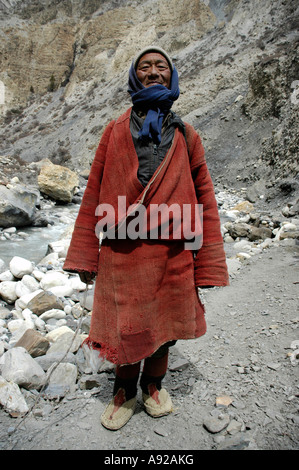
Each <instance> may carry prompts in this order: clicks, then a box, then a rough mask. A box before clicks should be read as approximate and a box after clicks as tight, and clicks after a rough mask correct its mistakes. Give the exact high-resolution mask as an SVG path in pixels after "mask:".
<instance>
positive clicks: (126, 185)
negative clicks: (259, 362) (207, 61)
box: [64, 109, 228, 364]
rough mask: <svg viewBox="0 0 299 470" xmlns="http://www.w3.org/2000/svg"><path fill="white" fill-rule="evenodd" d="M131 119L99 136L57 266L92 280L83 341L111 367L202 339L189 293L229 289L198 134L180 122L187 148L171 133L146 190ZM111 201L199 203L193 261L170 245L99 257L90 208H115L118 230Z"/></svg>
mask: <svg viewBox="0 0 299 470" xmlns="http://www.w3.org/2000/svg"><path fill="white" fill-rule="evenodd" d="M130 113H131V109H128V110H127V111H126V112H125V113H124V114H123V115H122V116H121V117H120V118H119V119H117V120H116V121H112V122H111V123H110V124H109V125H108V126H107V128H106V129H105V131H104V133H103V136H102V138H101V141H100V144H99V146H98V149H97V152H96V155H95V159H94V162H93V165H92V167H91V171H90V176H89V179H88V183H87V187H86V190H85V193H84V197H83V200H82V204H81V207H80V210H79V214H78V217H77V220H76V223H75V227H74V232H73V236H72V240H71V244H70V247H69V250H68V254H67V257H66V260H65V264H64V269H65V270H66V271H75V272H80V271H81V272H82V271H88V272H92V273H95V274H97V279H96V285H95V296H94V305H93V312H92V320H91V328H90V334H89V338H88V343H89V344H92V345H93V347H96V348H98V349H99V350H100V353H101V354H102V355H103V356H105V357H106V358H107V359H108V360H110V361H111V362H114V363H115V364H130V363H134V362H138V361H140V360H142V359H143V358H145V357H148V356H149V355H151V354H153V353H154V352H155V351H156V350H157V349H158V348H159V347H160V346H161V345H162V344H164V343H166V342H168V341H171V340H177V339H190V338H197V337H199V336H201V335H203V334H204V333H205V332H206V321H205V316H204V307H203V305H202V304H201V302H200V300H199V299H198V295H197V290H196V286H211V285H213V286H225V285H227V284H228V272H227V266H226V262H225V253H224V249H223V240H222V235H221V232H220V219H219V215H218V210H217V203H216V199H215V194H214V188H213V184H212V181H211V177H210V174H209V171H208V169H207V165H206V161H205V158H204V149H203V146H202V143H201V139H200V137H199V135H198V134H197V133H196V131H195V130H194V128H193V127H192V126H190V125H189V124H187V123H185V125H186V137H187V142H188V148H187V145H186V139H185V137H184V136H183V134H182V133H181V132H180V131H179V130H178V129H176V131H175V135H174V139H173V143H172V146H171V148H170V149H169V151H168V152H167V154H166V156H165V157H164V160H163V162H162V163H161V164H160V166H159V167H158V169H157V170H156V172H155V174H154V175H153V177H152V178H151V180H150V182H149V183H148V184H147V186H146V187H145V188H144V187H143V186H142V185H141V183H140V182H139V180H138V178H137V171H138V166H139V162H138V157H137V154H136V151H135V147H134V143H133V139H132V136H131V132H130ZM118 196H125V197H126V199H125V200H126V209H128V207H129V206H131V205H132V204H138V203H141V202H142V204H143V205H144V206H145V207H146V208H149V207H150V205H151V204H162V203H164V204H167V205H169V206H170V205H171V204H180V205H182V204H191V205H193V206H194V205H196V204H202V206H203V225H202V230H203V237H202V246H201V248H200V249H199V251H198V253H197V255H196V256H195V257H194V255H193V252H192V251H190V250H188V249H185V244H184V240H177V239H172V240H161V239H160V240H135V241H134V240H130V239H129V238H127V239H124V240H123V239H115V240H108V239H105V240H104V241H103V243H102V245H101V249H100V250H99V240H98V237H97V235H96V233H95V228H96V226H97V224H98V223H99V220H100V218H99V217H98V216H97V215H96V208H97V206H98V205H99V204H104V203H106V204H107V203H108V204H110V205H112V206H113V208H114V210H115V216H116V224H117V221H118V220H122V217H123V213H121V214H118ZM193 222H194V221H193Z"/></svg>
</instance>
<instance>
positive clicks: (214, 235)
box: [186, 124, 229, 287]
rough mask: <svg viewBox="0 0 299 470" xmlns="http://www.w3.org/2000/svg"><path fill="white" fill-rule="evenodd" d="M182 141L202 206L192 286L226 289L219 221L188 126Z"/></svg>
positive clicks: (199, 152) (200, 155)
mask: <svg viewBox="0 0 299 470" xmlns="http://www.w3.org/2000/svg"><path fill="white" fill-rule="evenodd" d="M186 138H187V142H188V151H189V158H190V168H191V174H192V179H193V182H194V187H195V191H196V196H197V200H198V204H202V209H203V221H202V226H203V239H202V246H201V248H200V249H199V250H198V252H197V253H196V256H195V259H194V276H195V285H196V286H197V287H204V286H226V285H228V284H229V280H228V271H227V265H226V256H225V252H224V247H223V238H222V234H221V229H220V217H219V213H218V207H217V201H216V197H215V192H214V186H213V182H212V179H211V176H210V173H209V170H208V167H207V163H206V160H205V156H204V148H203V145H202V142H201V138H200V136H199V135H198V134H197V132H196V131H195V130H194V128H193V127H192V126H190V125H188V124H186Z"/></svg>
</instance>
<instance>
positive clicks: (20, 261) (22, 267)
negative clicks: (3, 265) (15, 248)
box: [9, 256, 34, 279]
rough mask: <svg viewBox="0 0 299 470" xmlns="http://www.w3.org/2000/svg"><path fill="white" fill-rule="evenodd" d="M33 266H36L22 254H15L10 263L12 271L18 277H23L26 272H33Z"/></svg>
mask: <svg viewBox="0 0 299 470" xmlns="http://www.w3.org/2000/svg"><path fill="white" fill-rule="evenodd" d="M33 268H34V266H33V264H32V263H31V261H29V260H27V259H25V258H21V257H20V256H14V257H13V258H12V260H11V261H10V263H9V269H10V271H11V272H12V274H13V275H14V276H15V277H16V278H18V279H22V277H23V276H25V275H26V274H31V273H32V271H33Z"/></svg>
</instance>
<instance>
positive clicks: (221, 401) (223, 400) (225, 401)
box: [216, 395, 233, 407]
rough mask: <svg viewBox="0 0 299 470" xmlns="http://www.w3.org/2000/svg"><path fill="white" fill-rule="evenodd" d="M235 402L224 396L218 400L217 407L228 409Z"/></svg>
mask: <svg viewBox="0 0 299 470" xmlns="http://www.w3.org/2000/svg"><path fill="white" fill-rule="evenodd" d="M232 402H233V400H232V398H231V397H229V396H228V395H223V396H221V397H217V398H216V406H224V407H228V406H229V405H231V404H232Z"/></svg>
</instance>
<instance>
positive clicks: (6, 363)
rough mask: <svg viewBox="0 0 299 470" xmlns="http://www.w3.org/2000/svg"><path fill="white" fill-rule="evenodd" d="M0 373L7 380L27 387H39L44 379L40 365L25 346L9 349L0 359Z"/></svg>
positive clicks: (44, 375)
mask: <svg viewBox="0 0 299 470" xmlns="http://www.w3.org/2000/svg"><path fill="white" fill-rule="evenodd" d="M0 369H1V374H2V376H3V377H4V379H5V380H7V381H8V382H9V381H10V382H14V383H16V384H17V385H19V386H20V387H24V388H27V389H33V388H40V387H41V386H42V385H43V384H44V383H45V379H46V374H45V372H44V370H43V369H42V367H41V366H40V365H39V364H38V363H37V362H36V361H35V360H34V359H33V358H32V357H31V356H30V354H29V353H28V352H27V351H26V349H25V348H22V347H18V348H12V349H9V350H8V351H7V352H6V353H5V354H3V356H2V357H1V359H0Z"/></svg>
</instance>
